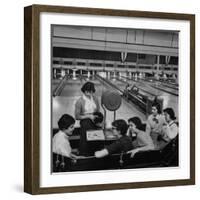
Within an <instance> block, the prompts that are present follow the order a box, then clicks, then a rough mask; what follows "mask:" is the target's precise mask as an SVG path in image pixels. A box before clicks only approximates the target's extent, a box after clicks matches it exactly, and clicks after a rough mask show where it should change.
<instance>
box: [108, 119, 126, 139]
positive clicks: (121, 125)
mask: <svg viewBox="0 0 200 200" xmlns="http://www.w3.org/2000/svg"><path fill="white" fill-rule="evenodd" d="M112 126H114V127H116V130H118V131H120V133H121V135H126V133H127V130H128V124H127V123H126V121H125V120H123V119H118V120H115V121H114V122H112Z"/></svg>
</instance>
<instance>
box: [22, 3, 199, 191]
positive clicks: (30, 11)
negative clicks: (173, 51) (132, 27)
mask: <svg viewBox="0 0 200 200" xmlns="http://www.w3.org/2000/svg"><path fill="white" fill-rule="evenodd" d="M41 13H54V14H59V15H64V14H72V15H74V14H77V15H80V16H86V15H87V16H89V17H91V18H92V17H94V16H99V17H106V16H109V17H113V18H115V17H125V18H127V19H129V20H130V19H133V18H141V19H154V20H160V19H162V20H172V21H174V22H175V23H176V22H178V21H179V22H180V21H183V22H184V21H185V22H187V23H189V33H188V34H189V37H190V39H189V43H190V46H189V47H188V48H189V66H188V68H189V72H190V77H189V78H190V80H189V90H190V94H189V95H190V96H189V97H188V98H189V100H190V103H189V105H190V106H189V110H190V114H189V115H190V116H189V117H188V118H189V122H188V123H189V130H190V133H188V135H189V136H188V137H189V146H190V147H189V152H188V154H189V172H188V173H189V177H188V178H180V179H173V180H159V181H158V180H157V181H153V180H152V181H138V182H126V181H125V182H118V183H116V182H115V183H109V184H108V183H102V184H88V185H81V184H80V185H66V186H60V185H57V186H53V187H51V186H50V187H41V185H40V181H41V171H40V164H41V163H40V158H41V155H40V148H41V138H40V131H41V129H40V126H41V121H40V118H41V104H40V95H41V93H40V87H41V80H40V76H41V62H40V60H41V54H40V43H41V38H40V29H41V19H40V15H41ZM24 80H25V82H24V191H25V192H27V193H30V194H47V193H48V194H49V193H63V192H84V191H99V190H113V189H131V188H147V187H162V186H177V185H192V184H195V16H194V15H192V14H178V13H161V12H146V11H145V12H143V11H131V10H112V9H97V8H79V7H63V6H50V5H32V6H28V7H25V9H24ZM47 138H49V137H47Z"/></svg>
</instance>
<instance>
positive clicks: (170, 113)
mask: <svg viewBox="0 0 200 200" xmlns="http://www.w3.org/2000/svg"><path fill="white" fill-rule="evenodd" d="M163 112H164V116H165V120H166V122H167V124H164V125H163V128H162V132H161V137H160V139H162V140H164V141H166V142H169V141H171V140H172V139H174V138H175V137H176V136H177V135H178V125H177V122H176V121H175V120H176V117H175V113H174V110H173V109H172V108H166V109H164V110H163Z"/></svg>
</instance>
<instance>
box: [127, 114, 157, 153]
mask: <svg viewBox="0 0 200 200" xmlns="http://www.w3.org/2000/svg"><path fill="white" fill-rule="evenodd" d="M128 123H129V133H128V134H129V135H130V136H131V135H136V139H135V141H134V142H133V149H132V150H130V151H128V153H131V157H134V155H135V154H136V153H137V152H139V151H147V150H153V149H154V148H155V147H154V143H153V140H152V138H151V136H150V134H149V132H148V131H146V124H143V123H142V121H141V119H140V118H139V117H132V118H130V119H129V120H128Z"/></svg>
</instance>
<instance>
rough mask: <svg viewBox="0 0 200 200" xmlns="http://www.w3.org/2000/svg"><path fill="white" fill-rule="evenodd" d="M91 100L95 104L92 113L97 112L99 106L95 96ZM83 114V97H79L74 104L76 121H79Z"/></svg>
mask: <svg viewBox="0 0 200 200" xmlns="http://www.w3.org/2000/svg"><path fill="white" fill-rule="evenodd" d="M93 100H94V102H95V104H96V109H95V110H94V112H99V110H100V106H99V101H98V98H97V97H96V96H93ZM84 113H85V100H84V98H83V96H81V97H80V98H79V99H78V100H77V101H76V104H75V118H76V119H77V120H79V119H80V116H81V115H84Z"/></svg>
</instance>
